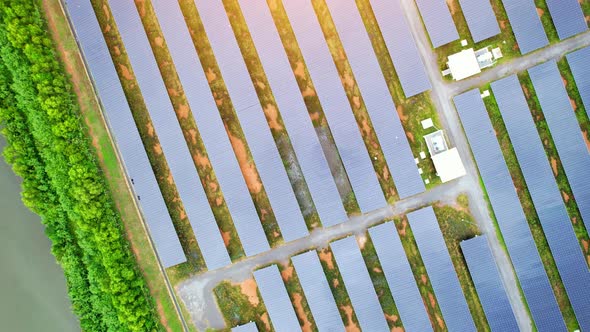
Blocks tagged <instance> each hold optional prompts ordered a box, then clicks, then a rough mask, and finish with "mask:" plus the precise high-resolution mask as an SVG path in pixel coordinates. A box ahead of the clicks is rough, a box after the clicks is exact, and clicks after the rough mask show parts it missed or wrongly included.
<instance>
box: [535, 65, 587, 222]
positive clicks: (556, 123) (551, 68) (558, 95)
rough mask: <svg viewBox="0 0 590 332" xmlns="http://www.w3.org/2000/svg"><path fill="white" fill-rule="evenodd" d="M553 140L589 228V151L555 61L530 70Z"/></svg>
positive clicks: (583, 218)
mask: <svg viewBox="0 0 590 332" xmlns="http://www.w3.org/2000/svg"><path fill="white" fill-rule="evenodd" d="M529 75H530V76H531V80H532V81H533V86H534V88H535V91H536V93H537V97H538V98H539V103H540V104H541V109H542V110H543V114H544V115H545V119H546V120H547V124H548V125H549V130H550V131H551V136H552V137H553V142H554V143H555V147H556V148H557V152H558V153H559V158H560V160H561V163H562V165H563V169H564V170H565V174H566V175H567V178H568V180H569V184H570V187H571V188H572V192H573V194H574V198H575V199H576V203H577V204H578V209H579V210H580V214H581V215H582V220H584V223H585V225H586V228H588V229H590V181H588V179H590V154H589V153H588V148H587V147H586V144H585V143H584V137H583V136H582V132H581V131H580V125H579V123H578V120H577V119H576V115H575V113H574V110H573V109H572V105H571V103H570V100H569V97H568V94H567V91H566V90H565V87H564V86H563V81H562V80H561V75H560V73H559V69H558V68H557V64H556V63H555V61H549V62H546V63H544V64H541V65H538V66H536V67H533V68H531V69H529Z"/></svg>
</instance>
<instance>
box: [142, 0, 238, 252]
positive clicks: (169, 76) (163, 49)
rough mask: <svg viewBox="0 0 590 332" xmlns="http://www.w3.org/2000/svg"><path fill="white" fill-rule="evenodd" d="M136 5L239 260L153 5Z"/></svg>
mask: <svg viewBox="0 0 590 332" xmlns="http://www.w3.org/2000/svg"><path fill="white" fill-rule="evenodd" d="M136 4H137V8H138V12H139V13H140V17H141V20H142V23H143V26H144V29H145V31H146V33H147V37H148V40H149V41H150V44H151V47H152V50H153V52H154V55H155V58H156V62H157V64H158V67H159V69H160V74H161V76H162V78H163V80H164V84H165V85H166V89H167V91H168V96H169V98H170V101H171V102H172V106H173V107H174V111H175V113H176V118H177V119H178V123H179V124H180V127H181V129H182V133H183V136H184V138H185V142H186V145H187V146H188V148H189V151H190V153H191V156H192V159H193V161H194V164H195V168H196V169H197V170H198V173H199V176H200V180H201V183H203V188H205V193H206V194H207V198H208V200H209V206H211V209H212V211H213V215H214V216H215V219H216V220H217V222H218V225H219V229H220V231H221V233H222V234H223V236H224V238H225V239H226V241H227V245H226V247H227V250H228V253H229V255H230V257H231V258H232V260H239V259H240V258H242V257H244V256H245V254H244V250H243V248H242V245H241V242H240V239H239V237H238V235H237V231H236V229H235V227H234V225H233V222H232V218H231V215H230V213H229V210H228V208H227V205H226V204H225V201H224V198H223V195H222V193H221V190H220V186H219V182H218V181H217V178H216V176H215V172H214V171H213V168H212V167H211V161H210V160H209V157H208V155H207V151H206V150H205V145H204V143H203V140H202V138H201V136H200V133H199V130H198V128H197V125H196V123H195V118H194V116H193V113H192V110H191V108H190V105H189V104H188V101H187V99H186V96H185V94H184V90H183V87H182V84H181V83H180V80H179V77H178V74H177V72H176V69H175V67H174V62H173V60H172V57H171V56H170V53H169V51H168V47H167V45H166V41H165V39H164V35H163V34H162V31H161V30H160V27H159V25H158V21H157V18H156V15H155V12H154V9H153V7H152V4H151V2H149V1H143V0H137V1H136Z"/></svg>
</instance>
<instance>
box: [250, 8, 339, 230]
mask: <svg viewBox="0 0 590 332" xmlns="http://www.w3.org/2000/svg"><path fill="white" fill-rule="evenodd" d="M240 5H241V7H242V13H243V14H244V18H245V19H246V23H247V24H248V28H249V30H250V34H251V35H252V39H253V40H254V44H255V45H256V49H257V51H258V56H259V57H260V61H261V62H262V66H263V67H264V72H265V73H266V77H267V78H268V81H269V84H270V88H271V90H272V91H273V94H274V97H275V100H276V102H277V105H278V107H279V111H280V112H281V116H282V117H283V122H284V123H285V126H286V129H287V132H288V134H289V138H290V139H291V143H292V144H293V149H294V150H295V154H296V155H297V158H298V161H299V165H300V166H301V170H302V172H303V175H304V177H305V179H306V182H307V186H308V187H309V191H310V193H311V197H312V199H313V201H314V202H315V206H316V209H317V211H318V214H319V216H320V220H321V222H322V225H324V226H332V225H335V224H338V223H340V222H342V221H344V220H346V219H347V215H346V211H345V210H344V206H343V204H342V200H341V199H340V194H339V193H338V188H337V187H336V183H335V182H334V178H333V177H332V173H331V172H330V168H329V166H328V162H327V160H326V158H325V156H324V153H323V150H322V146H321V144H320V141H319V139H318V136H317V135H316V132H315V129H314V127H313V124H312V122H311V119H310V117H309V113H308V112H307V107H306V105H305V102H304V100H303V97H302V96H301V92H300V90H299V86H298V85H297V81H296V80H295V76H294V75H293V71H292V70H291V65H290V64H289V59H288V58H287V54H286V53H285V50H284V49H283V44H282V43H281V39H280V36H279V34H278V32H277V30H276V28H275V25H274V22H273V20H272V16H271V13H270V10H269V8H268V5H267V3H266V1H264V0H240Z"/></svg>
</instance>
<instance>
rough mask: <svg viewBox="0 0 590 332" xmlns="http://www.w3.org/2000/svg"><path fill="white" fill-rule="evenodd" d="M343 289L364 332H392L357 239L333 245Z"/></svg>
mask: <svg viewBox="0 0 590 332" xmlns="http://www.w3.org/2000/svg"><path fill="white" fill-rule="evenodd" d="M330 248H332V253H333V254H334V259H335V260H336V264H337V265H338V270H339V271H340V274H341V275H342V280H343V281H344V286H345V287H346V291H347V292H348V296H349V297H350V302H352V307H353V309H354V312H355V314H356V317H357V318H358V321H359V325H360V328H361V330H363V331H371V332H380V331H389V326H388V325H387V321H386V320H385V316H384V315H383V310H382V309H381V305H380V304H379V299H378V298H377V293H375V288H373V282H372V281H371V276H369V271H368V270H367V265H365V261H364V260H363V256H362V255H361V251H360V249H359V247H358V243H357V242H356V238H355V237H354V236H349V237H347V238H344V239H341V240H338V241H334V242H332V243H331V244H330Z"/></svg>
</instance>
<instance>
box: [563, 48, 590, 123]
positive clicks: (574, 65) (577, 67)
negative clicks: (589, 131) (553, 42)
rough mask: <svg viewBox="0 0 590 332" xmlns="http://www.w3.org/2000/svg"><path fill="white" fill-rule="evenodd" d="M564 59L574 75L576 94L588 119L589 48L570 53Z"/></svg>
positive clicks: (589, 104)
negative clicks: (578, 94) (580, 98)
mask: <svg viewBox="0 0 590 332" xmlns="http://www.w3.org/2000/svg"><path fill="white" fill-rule="evenodd" d="M566 57H567V62H568V63H569V65H570V69H571V71H572V74H573V75H574V81H576V86H577V87H578V92H579V93H580V97H582V102H583V103H584V108H585V109H586V114H588V116H589V117H590V66H588V64H589V63H590V47H585V48H583V49H581V50H577V51H575V52H572V53H570V54H568V55H566Z"/></svg>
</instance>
